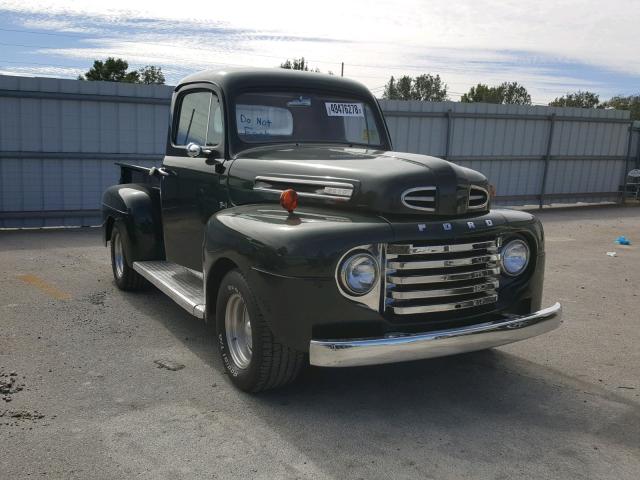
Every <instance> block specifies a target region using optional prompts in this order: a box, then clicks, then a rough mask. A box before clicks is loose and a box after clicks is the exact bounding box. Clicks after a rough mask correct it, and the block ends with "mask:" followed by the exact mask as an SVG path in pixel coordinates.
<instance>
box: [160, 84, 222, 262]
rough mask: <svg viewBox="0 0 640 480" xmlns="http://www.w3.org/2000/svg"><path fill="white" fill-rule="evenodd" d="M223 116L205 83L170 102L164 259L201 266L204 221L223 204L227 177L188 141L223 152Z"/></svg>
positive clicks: (163, 189)
mask: <svg viewBox="0 0 640 480" xmlns="http://www.w3.org/2000/svg"><path fill="white" fill-rule="evenodd" d="M223 128H224V126H223V115H222V106H221V103H220V101H219V96H218V95H217V94H216V92H214V91H213V90H211V89H208V88H206V87H203V88H198V87H192V88H189V89H186V90H183V91H182V92H180V94H179V95H178V96H177V97H176V100H175V102H174V118H173V121H172V131H171V135H170V142H169V143H170V145H169V147H168V148H167V156H165V158H164V162H163V170H164V172H166V173H167V174H168V175H165V176H163V177H162V187H161V196H162V224H163V230H164V244H165V251H166V254H167V260H168V261H170V262H174V263H177V264H180V265H182V266H185V267H188V268H191V269H193V270H197V271H199V272H201V271H202V244H203V241H204V230H205V225H206V223H207V221H208V220H209V218H210V217H211V215H213V214H214V213H215V212H217V211H218V210H220V208H223V207H225V206H226V202H227V193H226V186H225V182H224V181H223V180H222V178H221V175H220V174H219V173H217V172H216V166H215V164H214V163H213V162H212V161H211V159H210V158H207V157H206V156H204V155H199V156H197V157H190V156H189V155H187V150H186V146H187V145H188V144H190V143H195V144H197V145H199V146H201V147H202V148H203V149H204V148H207V149H213V150H215V151H216V152H219V153H217V154H216V157H218V158H220V157H221V156H222V152H223V151H224V148H223V145H222V144H223V141H224V135H223V131H224V130H223Z"/></svg>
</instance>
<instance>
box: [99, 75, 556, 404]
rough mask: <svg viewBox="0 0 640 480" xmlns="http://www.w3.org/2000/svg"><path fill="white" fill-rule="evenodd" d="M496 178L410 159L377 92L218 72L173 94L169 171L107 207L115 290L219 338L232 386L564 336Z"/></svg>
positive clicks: (519, 221)
mask: <svg viewBox="0 0 640 480" xmlns="http://www.w3.org/2000/svg"><path fill="white" fill-rule="evenodd" d="M490 197H491V195H490V187H489V185H488V182H487V179H486V178H485V177H484V176H483V175H481V174H480V173H478V172H476V171H473V170H470V169H467V168H463V167H459V166H457V165H455V164H452V163H450V162H447V161H445V160H441V159H438V158H434V157H429V156H425V155H416V154H409V153H400V152H394V151H393V149H392V146H391V140H390V138H389V133H388V131H387V127H386V124H385V120H384V117H383V115H382V112H381V110H380V107H379V106H378V103H377V101H376V99H375V98H374V97H373V96H372V95H371V93H370V92H369V91H368V90H367V89H366V88H365V87H364V86H363V85H361V84H359V83H356V82H353V81H350V80H345V79H342V78H336V77H332V76H327V75H321V74H317V73H302V72H292V71H286V70H251V71H250V70H233V71H227V72H217V73H214V72H203V73H198V74H195V75H192V76H190V77H187V78H186V79H184V80H183V81H182V82H181V83H180V84H179V85H178V86H177V87H176V89H175V92H174V95H173V99H172V103H171V121H170V129H169V135H168V140H167V151H166V156H165V157H164V161H163V163H162V166H161V167H159V168H155V167H154V168H150V169H148V168H143V167H137V166H132V165H122V167H121V182H120V184H119V185H114V186H112V187H110V188H109V189H108V190H107V191H106V192H105V194H104V197H103V215H104V239H105V243H106V242H109V241H110V243H111V258H112V264H113V274H114V277H115V282H116V284H117V285H118V287H120V288H121V289H123V290H130V289H136V288H140V287H142V286H144V285H145V284H146V283H147V282H150V283H152V284H153V285H155V286H156V287H158V288H159V289H160V290H162V291H163V292H165V293H166V294H167V295H169V296H170V297H171V298H172V299H173V300H175V301H176V302H177V303H178V304H179V305H180V306H182V307H183V308H185V309H186V310H187V311H188V312H189V313H191V314H192V315H195V316H196V317H200V318H203V319H205V320H206V321H207V322H210V323H211V324H212V326H213V328H214V330H215V335H216V338H217V341H218V343H219V349H220V353H221V355H222V359H223V362H224V365H225V368H226V369H227V371H228V374H229V378H230V379H231V380H232V381H233V383H234V384H235V385H236V386H238V387H239V388H241V389H243V390H246V391H253V392H255V391H260V390H264V389H267V388H273V387H278V386H282V385H285V384H286V383H289V382H291V381H292V380H294V379H295V378H296V376H297V375H298V374H299V372H300V370H301V369H302V368H303V367H304V366H305V365H306V364H308V363H310V364H311V365H316V366H323V367H345V366H359V365H371V364H381V363H389V362H399V361H406V360H417V359H424V358H431V357H438V356H443V355H451V354H455V353H461V352H467V351H473V350H480V349H485V348H491V347H494V346H498V345H504V344H507V343H511V342H515V341H518V340H522V339H525V338H528V337H532V336H535V335H539V334H541V333H544V332H547V331H549V330H552V329H553V328H555V327H557V326H558V325H559V324H560V317H561V308H560V305H559V304H555V305H553V306H551V307H549V308H545V309H541V295H542V284H543V274H544V259H545V256H544V236H543V231H542V226H541V224H540V222H539V221H538V220H537V219H536V218H535V217H533V216H532V215H530V214H528V213H524V212H518V211H510V210H491V209H490V203H491V198H490Z"/></svg>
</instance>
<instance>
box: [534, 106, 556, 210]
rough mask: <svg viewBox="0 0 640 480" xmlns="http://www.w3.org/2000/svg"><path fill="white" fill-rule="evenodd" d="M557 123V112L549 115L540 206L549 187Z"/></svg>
mask: <svg viewBox="0 0 640 480" xmlns="http://www.w3.org/2000/svg"><path fill="white" fill-rule="evenodd" d="M555 124H556V114H555V113H552V114H551V115H549V136H548V137H547V152H546V153H545V155H544V170H543V171H542V184H541V185H540V202H539V204H538V205H539V207H540V208H542V205H543V204H544V194H545V191H546V189H547V174H548V173H549V159H550V158H551V146H552V144H553V130H554V127H555Z"/></svg>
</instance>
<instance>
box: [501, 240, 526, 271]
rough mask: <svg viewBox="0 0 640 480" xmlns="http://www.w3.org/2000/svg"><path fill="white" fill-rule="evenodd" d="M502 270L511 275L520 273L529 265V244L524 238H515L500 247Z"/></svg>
mask: <svg viewBox="0 0 640 480" xmlns="http://www.w3.org/2000/svg"><path fill="white" fill-rule="evenodd" d="M500 262H501V263H502V271H503V272H504V273H505V274H506V275H509V276H511V277H515V276H516V275H520V274H521V273H522V272H524V270H525V268H527V265H529V246H528V245H527V242H525V241H524V240H520V239H516V240H511V241H510V242H508V243H507V244H506V245H505V246H504V247H502V252H501V256H500Z"/></svg>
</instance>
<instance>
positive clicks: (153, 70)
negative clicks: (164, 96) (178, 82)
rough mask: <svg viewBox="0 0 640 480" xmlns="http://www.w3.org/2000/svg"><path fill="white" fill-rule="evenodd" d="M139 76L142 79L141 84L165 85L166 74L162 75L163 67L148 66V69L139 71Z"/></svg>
mask: <svg viewBox="0 0 640 480" xmlns="http://www.w3.org/2000/svg"><path fill="white" fill-rule="evenodd" d="M138 75H139V77H140V83H145V84H147V85H151V84H156V85H164V74H163V73H162V68H161V67H155V66H153V65H147V66H146V67H144V68H141V69H140V70H138Z"/></svg>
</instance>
